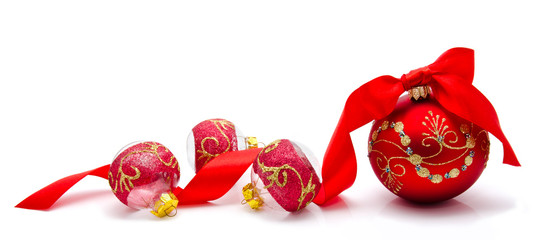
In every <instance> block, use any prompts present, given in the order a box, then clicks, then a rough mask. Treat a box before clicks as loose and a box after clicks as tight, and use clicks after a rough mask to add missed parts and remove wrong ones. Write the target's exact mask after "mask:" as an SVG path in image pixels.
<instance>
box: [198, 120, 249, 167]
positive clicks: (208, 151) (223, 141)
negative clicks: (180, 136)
mask: <svg viewBox="0 0 543 240" xmlns="http://www.w3.org/2000/svg"><path fill="white" fill-rule="evenodd" d="M192 134H193V135H194V149H196V151H195V153H194V154H195V158H194V159H195V164H194V166H195V168H196V169H195V170H196V172H198V171H200V169H201V168H202V167H203V166H204V165H205V164H206V163H208V162H209V161H211V160H212V159H213V158H215V157H217V156H219V155H220V154H222V153H225V152H229V151H237V150H238V142H237V135H236V127H235V126H234V124H233V123H232V122H230V121H228V120H225V119H209V120H205V121H203V122H201V123H199V124H198V125H196V126H195V127H194V128H193V129H192ZM189 144H190V143H189ZM189 154H192V153H189Z"/></svg>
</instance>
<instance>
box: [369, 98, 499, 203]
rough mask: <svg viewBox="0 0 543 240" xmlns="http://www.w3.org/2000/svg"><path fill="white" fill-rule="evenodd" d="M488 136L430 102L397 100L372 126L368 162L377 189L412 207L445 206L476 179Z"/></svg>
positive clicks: (486, 146)
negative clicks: (382, 188)
mask: <svg viewBox="0 0 543 240" xmlns="http://www.w3.org/2000/svg"><path fill="white" fill-rule="evenodd" d="M489 145H490V142H489V139H488V133H487V132H486V131H485V130H483V129H481V128H480V127H479V126H477V125H474V124H473V123H471V122H468V121H467V120H464V119H462V118H460V117H458V116H456V115H455V114H453V113H450V112H449V111H447V110H446V109H444V108H443V107H442V106H441V105H440V104H439V103H438V102H437V101H435V100H434V99H432V98H431V97H430V98H429V99H423V100H418V101H414V100H410V99H408V98H407V97H406V96H404V97H401V98H400V99H399V100H398V103H397V105H396V108H395V110H394V111H393V112H392V113H391V114H390V115H389V116H387V117H385V118H384V119H380V120H376V121H374V123H373V126H372V129H371V132H370V136H369V140H368V157H369V160H370V163H371V165H372V168H373V171H374V172H375V175H376V176H377V178H378V179H379V180H380V181H381V183H382V184H383V185H384V186H385V187H386V188H387V189H388V190H390V191H391V192H392V193H394V194H396V195H398V196H400V197H402V198H404V199H407V200H410V201H414V202H421V203H433V202H439V201H444V200H447V199H450V198H453V197H456V196H458V195H459V194H461V193H463V192H464V191H466V190H467V189H468V188H469V187H471V186H472V185H473V184H474V183H475V181H477V179H478V178H479V176H480V175H481V173H482V172H483V170H484V169H485V167H486V162H487V160H488V155H489Z"/></svg>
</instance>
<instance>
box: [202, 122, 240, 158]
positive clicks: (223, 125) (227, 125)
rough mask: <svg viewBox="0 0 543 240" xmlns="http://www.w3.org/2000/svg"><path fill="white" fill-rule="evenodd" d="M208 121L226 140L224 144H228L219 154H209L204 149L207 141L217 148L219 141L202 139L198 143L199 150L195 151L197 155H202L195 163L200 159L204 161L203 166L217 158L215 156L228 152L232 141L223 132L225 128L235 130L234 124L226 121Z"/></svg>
mask: <svg viewBox="0 0 543 240" xmlns="http://www.w3.org/2000/svg"><path fill="white" fill-rule="evenodd" d="M209 121H210V122H212V123H213V124H215V127H216V128H217V130H219V132H220V133H221V135H222V136H223V137H224V138H225V139H226V142H227V143H228V146H227V147H226V149H225V150H224V151H223V152H221V153H216V154H211V153H209V152H208V151H207V150H206V149H205V142H206V141H208V140H211V141H213V142H215V145H216V146H219V144H220V143H219V140H218V139H217V138H216V137H206V138H204V139H202V141H201V142H200V149H198V150H196V151H197V152H198V153H201V154H202V155H200V157H198V159H197V161H201V159H204V165H205V164H207V162H209V160H211V159H213V158H215V157H217V156H219V155H221V154H223V153H225V152H228V151H230V147H231V142H232V139H229V138H228V136H227V135H226V133H224V131H223V130H226V129H227V128H230V129H234V128H235V126H234V124H233V123H231V122H230V121H228V120H224V119H212V120H209Z"/></svg>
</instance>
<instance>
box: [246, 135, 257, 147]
mask: <svg viewBox="0 0 543 240" xmlns="http://www.w3.org/2000/svg"><path fill="white" fill-rule="evenodd" d="M245 142H246V144H247V149H253V148H258V140H257V139H256V137H246V138H245Z"/></svg>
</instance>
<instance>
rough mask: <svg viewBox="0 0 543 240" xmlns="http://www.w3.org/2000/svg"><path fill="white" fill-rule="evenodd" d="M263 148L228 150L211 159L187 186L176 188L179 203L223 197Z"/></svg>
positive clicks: (199, 201)
mask: <svg viewBox="0 0 543 240" xmlns="http://www.w3.org/2000/svg"><path fill="white" fill-rule="evenodd" d="M260 150H261V148H254V149H248V150H243V151H233V152H226V153H223V154H221V155H219V156H218V157H216V158H214V159H213V160H212V161H209V162H208V163H207V164H206V165H204V167H202V168H201V169H200V171H198V173H197V174H196V175H195V176H194V178H192V180H191V181H190V182H189V183H188V184H187V186H186V187H185V188H184V189H182V188H181V187H177V188H176V189H175V190H174V192H173V193H174V194H175V196H177V199H179V204H194V203H203V202H207V201H212V200H215V199H218V198H220V197H222V196H223V195H224V194H226V193H227V192H228V190H230V189H231V188H232V186H234V184H236V182H237V181H238V180H239V178H240V177H241V175H243V173H244V172H245V170H247V168H249V166H251V164H252V163H253V161H254V159H255V158H256V156H257V155H258V153H259V152H260Z"/></svg>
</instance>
